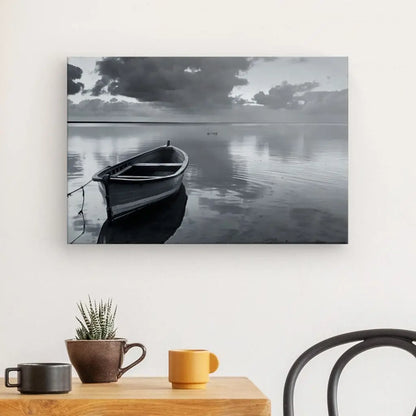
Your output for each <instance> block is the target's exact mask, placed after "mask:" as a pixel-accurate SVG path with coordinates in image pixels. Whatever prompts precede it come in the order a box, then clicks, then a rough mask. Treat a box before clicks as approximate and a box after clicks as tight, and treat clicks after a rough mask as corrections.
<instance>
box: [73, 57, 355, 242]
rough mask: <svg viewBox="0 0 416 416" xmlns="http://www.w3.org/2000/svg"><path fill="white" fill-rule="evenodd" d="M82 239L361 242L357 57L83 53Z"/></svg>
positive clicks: (78, 135) (78, 65) (76, 108)
mask: <svg viewBox="0 0 416 416" xmlns="http://www.w3.org/2000/svg"><path fill="white" fill-rule="evenodd" d="M67 88H68V160H67V175H68V176H67V177H68V191H67V193H68V197H67V199H68V213H67V224H68V243H75V244H86V243H91V244H95V243H99V244H112V243H114V244H135V243H142V244H147V243H171V244H174V243H276V244H280V243H343V244H345V243H347V242H348V59H347V58H346V57H98V58H89V57H88V58H87V57H74V58H68V63H67Z"/></svg>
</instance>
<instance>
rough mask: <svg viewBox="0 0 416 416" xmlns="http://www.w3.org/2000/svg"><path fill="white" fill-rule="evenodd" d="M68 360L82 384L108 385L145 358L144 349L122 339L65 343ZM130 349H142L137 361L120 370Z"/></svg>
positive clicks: (74, 340) (70, 341)
mask: <svg viewBox="0 0 416 416" xmlns="http://www.w3.org/2000/svg"><path fill="white" fill-rule="evenodd" d="M65 343H66V348H67V350H68V355H69V359H70V360H71V363H72V365H73V366H74V368H75V370H76V371H77V373H78V375H79V378H80V379H81V381H82V382H83V383H110V382H113V381H117V380H118V379H119V378H120V377H121V376H122V375H123V374H124V373H125V372H126V371H127V370H130V368H132V367H134V366H135V365H137V364H139V363H140V362H141V361H142V360H143V359H144V357H145V356H146V348H145V346H144V345H142V344H139V343H133V344H127V340H126V339H124V338H115V339H108V340H76V339H67V340H66V341H65ZM132 347H139V348H141V349H142V351H143V352H142V355H141V356H140V358H139V359H137V360H136V361H134V362H133V363H131V364H130V365H128V366H127V367H125V368H122V365H123V358H124V354H125V353H126V352H127V351H128V350H129V349H130V348H132Z"/></svg>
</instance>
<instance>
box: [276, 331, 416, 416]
mask: <svg viewBox="0 0 416 416" xmlns="http://www.w3.org/2000/svg"><path fill="white" fill-rule="evenodd" d="M415 341H416V332H415V331H407V330H404V329H370V330H365V331H356V332H349V333H347V334H342V335H338V336H335V337H332V338H328V339H326V340H324V341H321V342H319V343H318V344H315V345H314V346H312V347H311V348H309V349H308V350H306V351H305V352H304V353H303V354H302V355H301V356H300V357H299V358H298V359H297V360H296V361H295V362H294V364H293V365H292V367H291V369H290V370H289V373H288V375H287V378H286V383H285V388H284V393H283V415H284V416H294V406H293V399H294V391H295V385H296V381H297V379H298V376H299V373H300V372H301V371H302V369H303V368H304V367H305V365H306V364H307V363H308V362H309V361H311V360H312V359H313V358H314V357H316V356H317V355H319V354H321V353H322V352H324V351H327V350H329V349H331V348H334V347H337V346H340V345H344V344H348V343H351V342H358V344H355V345H354V346H352V347H351V348H349V349H348V350H347V351H345V352H344V353H343V354H342V355H341V357H340V358H339V359H338V361H337V362H336V363H335V365H334V367H333V368H332V371H331V375H330V377H329V381H328V388H327V405H328V415H329V416H339V413H338V400H337V397H338V382H339V379H340V376H341V373H342V371H343V369H344V368H345V366H346V365H347V364H348V363H349V362H350V361H351V360H352V359H353V358H354V357H356V356H357V355H359V354H361V353H362V352H364V351H367V350H370V349H373V348H378V347H395V348H399V349H402V350H405V351H407V352H409V353H410V354H412V355H413V356H414V357H415V358H416V345H415V344H414V342H415ZM413 416H416V408H415V410H414V412H413Z"/></svg>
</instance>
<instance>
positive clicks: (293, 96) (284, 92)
mask: <svg viewBox="0 0 416 416" xmlns="http://www.w3.org/2000/svg"><path fill="white" fill-rule="evenodd" d="M318 86H319V84H318V83H317V82H315V81H313V82H304V83H302V84H289V83H288V82H287V81H284V82H282V84H280V85H276V86H275V87H273V88H270V90H269V92H268V93H267V94H265V93H264V92H263V91H260V92H258V93H257V94H256V95H255V96H254V97H253V99H254V100H255V102H256V103H257V104H261V105H264V106H265V107H270V108H274V109H279V108H285V109H294V108H298V107H299V106H300V105H301V104H302V100H303V98H302V97H303V95H302V94H303V93H305V92H308V91H311V90H312V89H314V88H316V87H318Z"/></svg>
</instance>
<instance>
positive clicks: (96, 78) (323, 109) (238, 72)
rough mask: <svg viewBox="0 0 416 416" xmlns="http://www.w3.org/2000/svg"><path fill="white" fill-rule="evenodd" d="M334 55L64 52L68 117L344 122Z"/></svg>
mask: <svg viewBox="0 0 416 416" xmlns="http://www.w3.org/2000/svg"><path fill="white" fill-rule="evenodd" d="M347 88H348V62H347V58H344V57H333V58H293V57H287V58H243V57H208V58H199V57H183V58H182V57H170V58H157V57H149V58H115V57H110V58H69V59H68V120H69V121H74V120H86V121H100V120H102V121H104V120H111V121H117V120H118V121H157V122H163V121H176V122H180V121H184V122H192V121H202V122H203V121H225V122H227V121H229V122H238V121H248V122H256V121H258V122H274V121H279V122H280V121H301V122H302V121H305V122H346V121H347V116H348V115H347V109H348V90H347Z"/></svg>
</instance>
